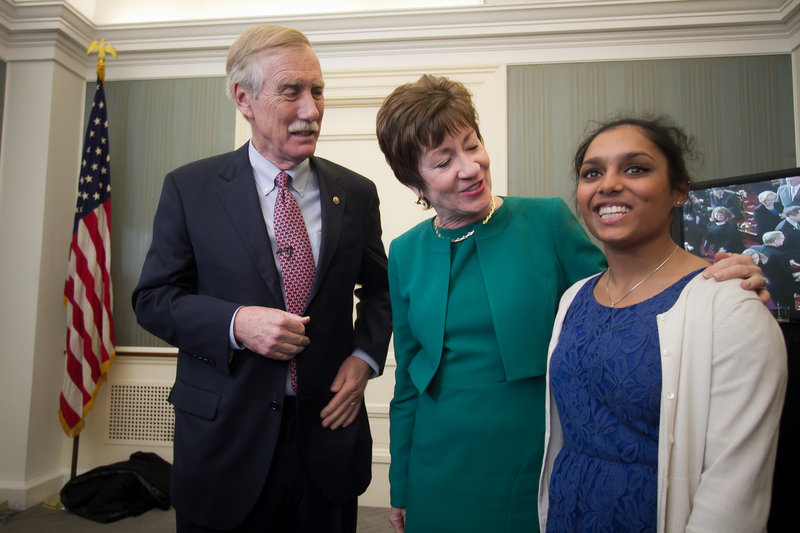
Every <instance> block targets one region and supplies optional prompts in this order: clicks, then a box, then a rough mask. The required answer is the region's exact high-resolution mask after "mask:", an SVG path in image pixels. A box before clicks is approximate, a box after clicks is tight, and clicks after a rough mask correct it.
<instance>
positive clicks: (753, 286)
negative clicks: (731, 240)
mask: <svg viewBox="0 0 800 533" xmlns="http://www.w3.org/2000/svg"><path fill="white" fill-rule="evenodd" d="M703 276H704V277H706V278H714V279H716V280H717V281H724V280H726V279H736V278H741V279H742V283H741V287H742V288H743V289H747V290H751V291H756V294H757V295H758V298H759V299H760V300H761V301H762V302H763V303H764V305H766V304H768V303H769V300H770V298H771V296H770V294H769V291H768V290H767V289H766V286H767V280H766V278H765V277H764V273H763V272H762V271H761V267H759V266H758V265H756V264H755V263H753V260H752V259H751V258H750V257H749V256H746V255H742V254H731V253H727V252H717V253H716V254H715V255H714V264H713V265H711V266H710V267H708V268H706V269H705V270H704V271H703Z"/></svg>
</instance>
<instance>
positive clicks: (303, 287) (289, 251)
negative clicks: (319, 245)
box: [273, 172, 316, 392]
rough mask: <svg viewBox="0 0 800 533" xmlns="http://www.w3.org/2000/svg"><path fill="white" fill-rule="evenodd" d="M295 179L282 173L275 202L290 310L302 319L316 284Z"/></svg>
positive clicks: (294, 370)
mask: <svg viewBox="0 0 800 533" xmlns="http://www.w3.org/2000/svg"><path fill="white" fill-rule="evenodd" d="M290 178H291V176H289V174H287V173H286V172H281V173H279V174H278V175H277V176H275V186H276V187H277V188H278V197H277V198H276V200H275V213H274V218H273V220H274V224H275V241H276V245H277V247H278V257H280V260H281V274H282V276H283V287H284V292H285V293H286V310H287V311H289V312H290V313H294V314H296V315H301V314H302V313H303V311H304V310H305V307H306V302H307V300H308V293H309V292H311V285H312V284H313V283H314V274H315V272H316V267H315V266H314V254H313V253H312V252H311V242H310V241H309V240H308V231H307V230H306V224H305V222H304V221H303V214H302V213H301V212H300V207H299V206H298V205H297V201H296V200H295V199H294V196H293V195H292V192H291V191H290V190H289V189H288V183H289V179H290ZM290 370H291V374H292V390H293V391H295V392H297V364H296V363H295V360H294V359H292V362H291V364H290Z"/></svg>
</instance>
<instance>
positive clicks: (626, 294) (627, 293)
mask: <svg viewBox="0 0 800 533" xmlns="http://www.w3.org/2000/svg"><path fill="white" fill-rule="evenodd" d="M677 251H678V245H677V244H676V245H675V248H674V249H673V250H672V253H671V254H669V257H667V258H666V259H664V262H663V263H661V264H660V265H658V266H657V267H656V268H655V269H653V271H652V272H650V273H649V274H648V275H646V276H645V277H644V278H643V279H642V280H641V281H640V282H639V283H637V284H636V285H634V286H633V287H631V288H630V289H629V290H628V292H626V293H625V294H623V295H622V298H620V299H619V300H617V301H616V302H615V301H614V300H613V299H612V298H611V292H610V291H609V290H608V283H609V281H610V280H611V267H608V272H606V296H608V301H609V302H611V308H612V309H613V308H614V307H615V306H616V305H617V304H618V303H620V302H621V301H622V300H624V299H625V298H627V297H628V295H629V294H630V293H632V292H633V291H635V290H636V288H637V287H639V285H641V284H642V283H644V282H645V281H647V280H648V279H650V276H652V275H653V274H655V273H656V272H658V271H659V270H660V269H661V267H663V266H664V265H666V264H667V262H668V261H669V260H670V259H672V256H673V255H675V252H677Z"/></svg>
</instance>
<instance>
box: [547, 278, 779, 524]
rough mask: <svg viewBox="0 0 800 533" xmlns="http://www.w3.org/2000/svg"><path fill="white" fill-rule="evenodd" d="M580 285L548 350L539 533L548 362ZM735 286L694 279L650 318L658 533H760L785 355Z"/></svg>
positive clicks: (555, 425) (765, 318)
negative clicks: (655, 363)
mask: <svg viewBox="0 0 800 533" xmlns="http://www.w3.org/2000/svg"><path fill="white" fill-rule="evenodd" d="M588 279H591V278H587V279H585V280H583V281H580V282H578V283H576V284H575V285H573V286H572V287H570V289H569V290H567V292H565V293H564V295H563V297H562V298H561V303H560V305H559V309H558V315H557V316H556V322H555V325H554V327H553V336H552V338H551V341H550V350H549V354H548V365H547V368H548V379H547V414H546V418H545V424H546V426H545V428H546V429H545V452H544V462H543V465H542V476H541V480H540V482H539V522H540V525H541V529H542V532H544V531H546V521H547V506H548V498H549V492H548V489H549V485H550V475H551V474H552V469H553V461H554V460H555V457H556V455H558V451H559V450H560V449H561V447H562V445H563V436H562V434H561V423H560V421H559V418H558V411H557V410H556V405H555V402H554V400H553V396H552V393H551V391H550V356H552V353H553V349H554V348H555V346H556V344H557V342H558V338H559V336H560V332H561V327H562V325H563V322H564V316H565V314H566V311H567V309H568V308H569V306H570V303H571V302H572V300H573V298H574V297H575V295H576V294H577V293H578V290H579V289H580V288H581V287H582V286H583V285H584V284H585V283H586V282H587V281H588ZM740 281H741V280H738V279H737V280H730V281H724V282H717V281H714V280H710V279H709V280H707V279H704V278H703V277H702V275H698V276H697V277H695V278H694V279H692V280H691V281H690V282H689V283H688V284H687V285H686V287H685V288H684V289H683V291H682V292H681V294H680V295H679V296H678V300H677V302H676V303H675V305H674V306H673V307H672V308H671V309H669V310H668V311H667V312H665V313H662V314H660V315H658V319H657V320H658V338H659V346H660V349H661V369H662V370H661V371H662V385H661V391H662V394H661V413H660V424H659V433H658V529H657V531H658V532H659V533H660V532H678V531H698V532H699V531H704V532H714V533H718V532H720V531H725V532H730V533H733V532H739V531H741V532H742V533H754V532H758V531H765V530H766V523H767V516H768V514H769V505H770V496H771V491H772V473H773V468H774V466H775V450H776V447H777V442H778V424H779V422H780V415H781V409H782V407H783V397H784V392H785V390H786V346H785V343H784V340H783V335H782V334H781V331H780V328H779V327H778V325H777V323H776V321H775V319H774V318H773V317H772V316H771V315H770V313H769V311H767V309H766V308H765V307H764V305H763V304H762V303H761V301H760V300H759V299H758V298H757V297H756V295H755V293H754V292H753V291H745V290H743V289H741V288H740V287H739V282H740ZM576 490H577V489H576Z"/></svg>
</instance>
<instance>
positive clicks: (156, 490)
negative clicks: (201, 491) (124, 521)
mask: <svg viewBox="0 0 800 533" xmlns="http://www.w3.org/2000/svg"><path fill="white" fill-rule="evenodd" d="M171 468H172V465H170V464H169V463H168V462H166V461H165V460H164V459H162V458H161V457H159V456H158V455H156V454H154V453H149V452H135V453H133V454H132V455H131V457H130V459H129V460H128V461H122V462H119V463H113V464H110V465H106V466H99V467H97V468H94V469H92V470H89V471H88V472H86V473H84V474H81V475H79V476H75V477H74V478H72V479H71V480H69V481H68V482H67V484H66V485H64V487H63V488H62V489H61V503H63V504H64V507H66V508H67V510H68V511H70V512H71V513H74V514H76V515H78V516H82V517H84V518H88V519H90V520H94V521H95V522H102V523H104V524H105V523H108V522H114V521H115V520H119V519H120V518H125V517H126V516H137V515H140V514H142V513H144V512H145V511H149V510H150V509H152V508H153V507H158V508H159V509H164V510H166V509H169V506H170V501H169V476H170V469H171Z"/></svg>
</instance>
